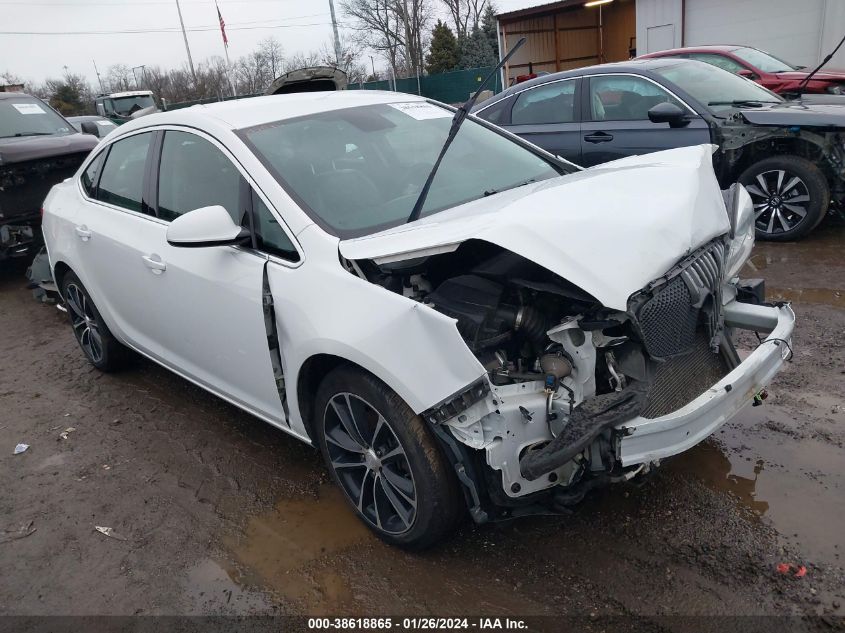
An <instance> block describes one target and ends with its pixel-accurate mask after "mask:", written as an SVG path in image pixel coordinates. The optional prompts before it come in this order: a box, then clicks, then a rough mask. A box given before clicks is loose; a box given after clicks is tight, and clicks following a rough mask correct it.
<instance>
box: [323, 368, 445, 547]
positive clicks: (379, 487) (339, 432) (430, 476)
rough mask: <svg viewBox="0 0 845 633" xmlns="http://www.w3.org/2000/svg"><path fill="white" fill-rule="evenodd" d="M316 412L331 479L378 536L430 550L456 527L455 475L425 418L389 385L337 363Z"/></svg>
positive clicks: (394, 542) (401, 544) (398, 543)
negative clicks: (429, 548) (416, 412)
mask: <svg viewBox="0 0 845 633" xmlns="http://www.w3.org/2000/svg"><path fill="white" fill-rule="evenodd" d="M315 417H316V421H315V426H316V435H317V441H318V443H319V445H320V451H321V452H322V454H323V459H324V460H325V462H326V465H327V466H328V468H329V471H330V472H331V474H332V478H333V479H334V481H335V483H336V484H337V485H338V486H340V488H341V489H342V490H343V492H344V494H345V497H346V499H347V501H348V502H349V504H350V505H351V506H352V508H353V509H354V510H355V512H356V513H357V514H358V516H359V518H361V519H362V520H363V521H364V523H366V524H367V527H369V528H370V529H371V530H372V531H373V532H375V533H376V535H377V536H379V538H381V539H382V540H384V541H386V542H387V543H390V544H391V545H398V546H400V547H405V548H408V549H423V548H425V547H428V546H430V545H432V544H434V543H436V542H437V541H439V540H440V539H442V538H443V537H444V536H445V535H446V534H447V533H449V532H450V531H451V530H452V529H453V528H454V527H455V526H456V524H457V522H458V520H459V519H460V517H461V507H462V506H461V504H462V499H461V497H460V490H459V488H458V484H457V481H456V479H455V476H454V474H453V473H452V471H451V468H450V467H449V465H448V463H447V461H446V459H445V458H444V457H443V455H442V454H441V452H440V450H439V448H438V446H437V444H436V442H435V440H434V438H433V437H432V436H431V434H430V433H429V431H428V429H427V428H426V427H425V423H424V422H423V420H422V419H421V418H420V416H418V415H415V414H414V412H413V411H412V410H411V408H410V407H409V406H408V405H407V404H406V403H405V402H404V401H403V400H402V399H401V398H400V397H399V396H398V395H397V394H396V393H394V392H393V391H392V390H391V389H390V388H389V387H387V385H385V384H384V383H382V382H381V381H380V380H378V379H377V378H375V377H374V376H372V375H371V374H369V373H366V372H364V371H363V370H360V369H356V368H354V367H351V366H341V367H338V368H337V369H335V370H333V371H332V372H330V373H329V374H328V375H327V376H326V377H325V379H324V380H323V382H322V383H321V385H320V387H319V389H318V390H317V397H316V406H315Z"/></svg>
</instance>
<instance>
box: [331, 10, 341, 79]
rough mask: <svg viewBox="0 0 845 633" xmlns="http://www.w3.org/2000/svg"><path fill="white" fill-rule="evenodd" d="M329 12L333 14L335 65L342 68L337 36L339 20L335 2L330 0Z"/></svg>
mask: <svg viewBox="0 0 845 633" xmlns="http://www.w3.org/2000/svg"><path fill="white" fill-rule="evenodd" d="M329 11H331V14H332V30H333V31H334V56H335V63H336V64H337V66H338V67H340V36H339V35H338V34H337V18H335V16H334V0H329Z"/></svg>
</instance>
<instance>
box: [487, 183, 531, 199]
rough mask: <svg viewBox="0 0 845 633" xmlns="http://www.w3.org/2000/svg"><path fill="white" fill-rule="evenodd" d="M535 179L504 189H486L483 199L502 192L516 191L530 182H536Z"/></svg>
mask: <svg viewBox="0 0 845 633" xmlns="http://www.w3.org/2000/svg"><path fill="white" fill-rule="evenodd" d="M536 181H537V179H536V178H529V179H528V180H526V181H525V182H519V183H517V184H515V185H511V186H510V187H505V188H504V189H488V190H487V191H485V192H484V197H485V198H486V197H487V196H492V195H493V194H495V193H502V192H503V191H510V190H511V189H516V188H517V187H524V186H525V185H530V184H531V183H532V182H536Z"/></svg>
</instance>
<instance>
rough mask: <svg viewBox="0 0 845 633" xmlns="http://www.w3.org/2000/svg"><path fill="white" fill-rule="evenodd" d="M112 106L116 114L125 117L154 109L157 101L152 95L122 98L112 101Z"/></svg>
mask: <svg viewBox="0 0 845 633" xmlns="http://www.w3.org/2000/svg"><path fill="white" fill-rule="evenodd" d="M112 104H113V107H114V111H115V112H117V113H118V114H122V115H124V116H129V115H130V114H134V113H135V112H137V111H138V110H143V109H144V108H149V107H154V106H155V101H154V100H153V98H152V97H151V96H150V95H141V96H140V97H120V98H119V99H112Z"/></svg>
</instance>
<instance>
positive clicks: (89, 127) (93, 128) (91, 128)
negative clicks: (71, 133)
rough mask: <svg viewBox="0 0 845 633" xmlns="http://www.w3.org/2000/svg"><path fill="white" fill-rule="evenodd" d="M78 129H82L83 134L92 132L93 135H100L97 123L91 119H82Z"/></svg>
mask: <svg viewBox="0 0 845 633" xmlns="http://www.w3.org/2000/svg"><path fill="white" fill-rule="evenodd" d="M79 129H80V130H82V133H83V134H93V135H94V136H96V137H98V138H99V136H100V130H99V128H98V127H97V124H96V123H94V122H93V121H83V122H82V124H81V125H80V126H79Z"/></svg>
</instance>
